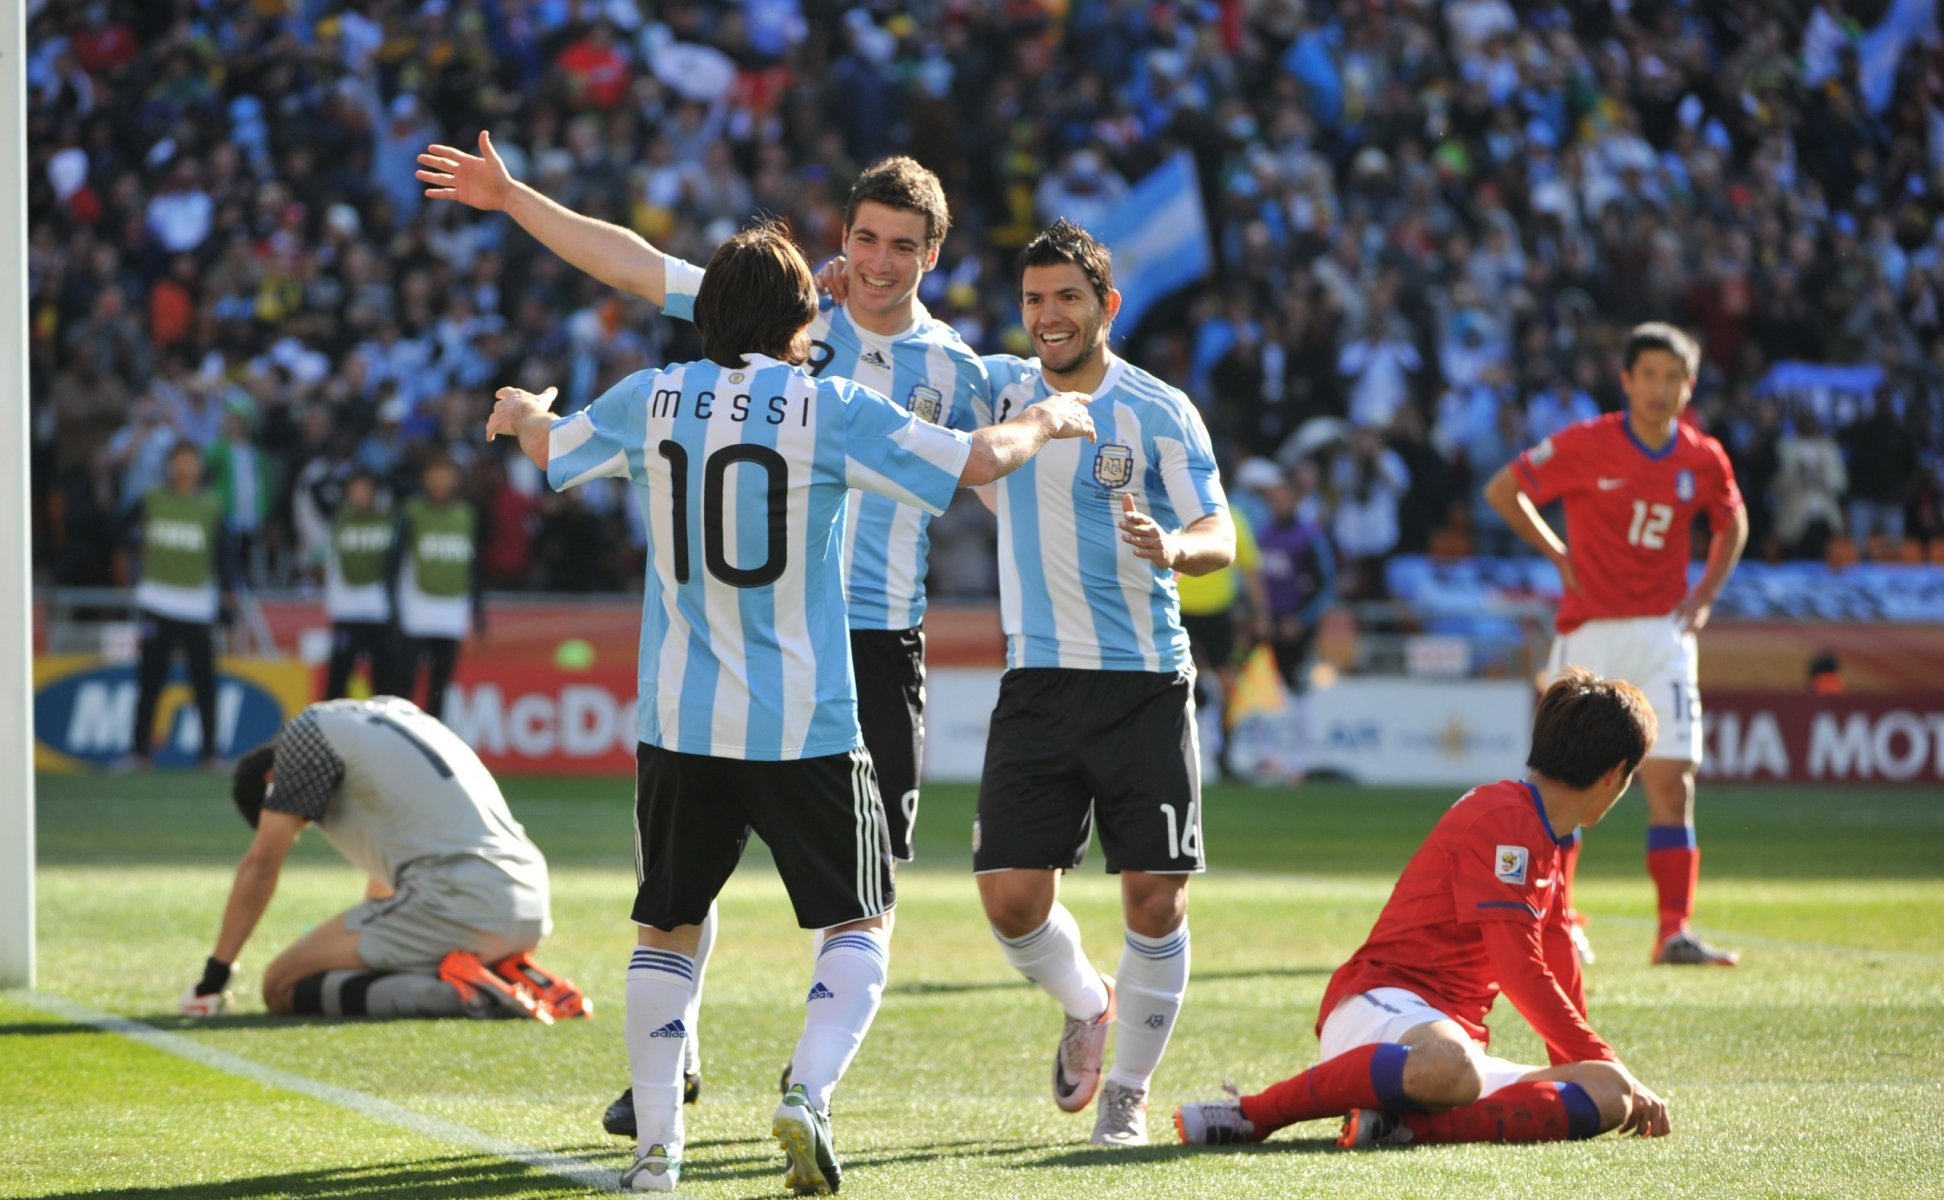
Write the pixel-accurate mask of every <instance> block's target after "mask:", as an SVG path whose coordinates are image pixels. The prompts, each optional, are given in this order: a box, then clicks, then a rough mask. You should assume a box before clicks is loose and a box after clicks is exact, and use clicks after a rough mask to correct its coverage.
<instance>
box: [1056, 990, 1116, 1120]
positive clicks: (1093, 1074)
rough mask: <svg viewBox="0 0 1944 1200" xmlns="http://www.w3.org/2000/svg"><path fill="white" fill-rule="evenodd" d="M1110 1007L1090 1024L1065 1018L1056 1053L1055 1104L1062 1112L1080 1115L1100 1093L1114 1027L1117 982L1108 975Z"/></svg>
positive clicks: (1108, 1002)
mask: <svg viewBox="0 0 1944 1200" xmlns="http://www.w3.org/2000/svg"><path fill="white" fill-rule="evenodd" d="M1100 982H1101V983H1103V984H1105V985H1106V987H1107V1007H1106V1009H1105V1010H1103V1011H1102V1012H1101V1014H1100V1015H1099V1016H1097V1017H1095V1018H1094V1019H1093V1020H1091V1021H1082V1020H1078V1019H1076V1018H1074V1017H1068V1018H1067V1019H1066V1028H1064V1029H1063V1030H1061V1031H1060V1048H1059V1049H1058V1050H1056V1051H1055V1052H1054V1054H1053V1103H1055V1104H1057V1105H1059V1106H1060V1111H1062V1112H1070V1113H1071V1112H1079V1111H1081V1110H1082V1109H1084V1108H1086V1107H1087V1105H1089V1104H1092V1103H1093V1098H1094V1094H1095V1093H1096V1092H1098V1091H1100V1060H1101V1058H1102V1057H1104V1056H1105V1054H1106V1050H1107V1031H1108V1030H1110V1029H1112V1028H1113V1027H1114V981H1113V979H1111V978H1110V977H1108V976H1106V975H1102V976H1101V977H1100Z"/></svg>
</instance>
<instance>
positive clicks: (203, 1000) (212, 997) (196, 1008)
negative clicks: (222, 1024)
mask: <svg viewBox="0 0 1944 1200" xmlns="http://www.w3.org/2000/svg"><path fill="white" fill-rule="evenodd" d="M235 1007H236V993H235V992H232V991H230V990H229V989H228V988H224V989H223V990H222V991H220V992H211V993H209V994H208V995H207V996H198V995H197V994H196V988H195V985H194V984H191V985H190V986H189V990H188V991H186V992H184V993H182V1002H181V1003H179V1004H178V1005H176V1010H177V1011H178V1012H180V1013H181V1014H182V1015H183V1016H185V1017H220V1016H222V1015H223V1014H224V1013H227V1012H228V1011H230V1010H231V1009H233V1008H235Z"/></svg>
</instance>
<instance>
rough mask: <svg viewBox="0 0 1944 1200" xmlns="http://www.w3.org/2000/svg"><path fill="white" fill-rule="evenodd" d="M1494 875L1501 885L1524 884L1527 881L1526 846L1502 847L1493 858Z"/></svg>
mask: <svg viewBox="0 0 1944 1200" xmlns="http://www.w3.org/2000/svg"><path fill="white" fill-rule="evenodd" d="M1492 863H1493V871H1492V873H1493V874H1494V875H1497V876H1498V880H1499V882H1500V883H1514V884H1523V883H1525V881H1526V848H1525V847H1524V846H1500V847H1499V848H1498V852H1497V853H1495V854H1494V855H1493V856H1492Z"/></svg>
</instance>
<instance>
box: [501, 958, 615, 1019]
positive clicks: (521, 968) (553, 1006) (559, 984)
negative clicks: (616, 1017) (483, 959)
mask: <svg viewBox="0 0 1944 1200" xmlns="http://www.w3.org/2000/svg"><path fill="white" fill-rule="evenodd" d="M491 970H492V972H493V974H495V975H497V976H499V977H500V978H501V979H504V980H506V981H507V982H508V983H511V984H514V985H516V986H523V987H525V988H526V989H527V990H529V991H531V992H532V993H533V994H534V995H535V996H537V997H538V998H539V1000H540V1003H542V1004H544V1005H546V1007H547V1011H548V1012H549V1013H551V1014H552V1015H553V1016H554V1017H555V1018H556V1019H560V1020H565V1019H567V1018H570V1017H591V1016H593V1015H594V1002H593V1001H592V1000H589V999H588V998H587V995H586V993H584V992H582V991H581V990H580V988H579V987H577V986H576V985H575V983H574V981H573V980H571V979H563V978H561V977H560V976H558V975H555V974H554V973H553V972H551V971H549V970H547V969H546V968H545V967H543V966H541V965H540V964H539V963H537V962H534V961H533V956H532V955H530V954H527V953H526V952H525V951H522V952H520V953H519V954H511V955H508V956H507V957H505V958H502V959H500V960H499V961H498V962H496V963H494V964H493V965H492V968H491Z"/></svg>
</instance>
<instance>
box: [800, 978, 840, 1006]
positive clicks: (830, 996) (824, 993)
mask: <svg viewBox="0 0 1944 1200" xmlns="http://www.w3.org/2000/svg"><path fill="white" fill-rule="evenodd" d="M836 998H837V993H836V992H833V991H831V990H830V989H829V988H827V987H825V986H824V985H823V980H821V979H819V980H818V981H817V982H816V983H814V984H812V985H811V987H810V994H809V995H808V996H805V997H804V998H803V1002H804V1003H805V1004H808V1003H810V1002H811V1001H812V1000H835V999H836Z"/></svg>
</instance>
